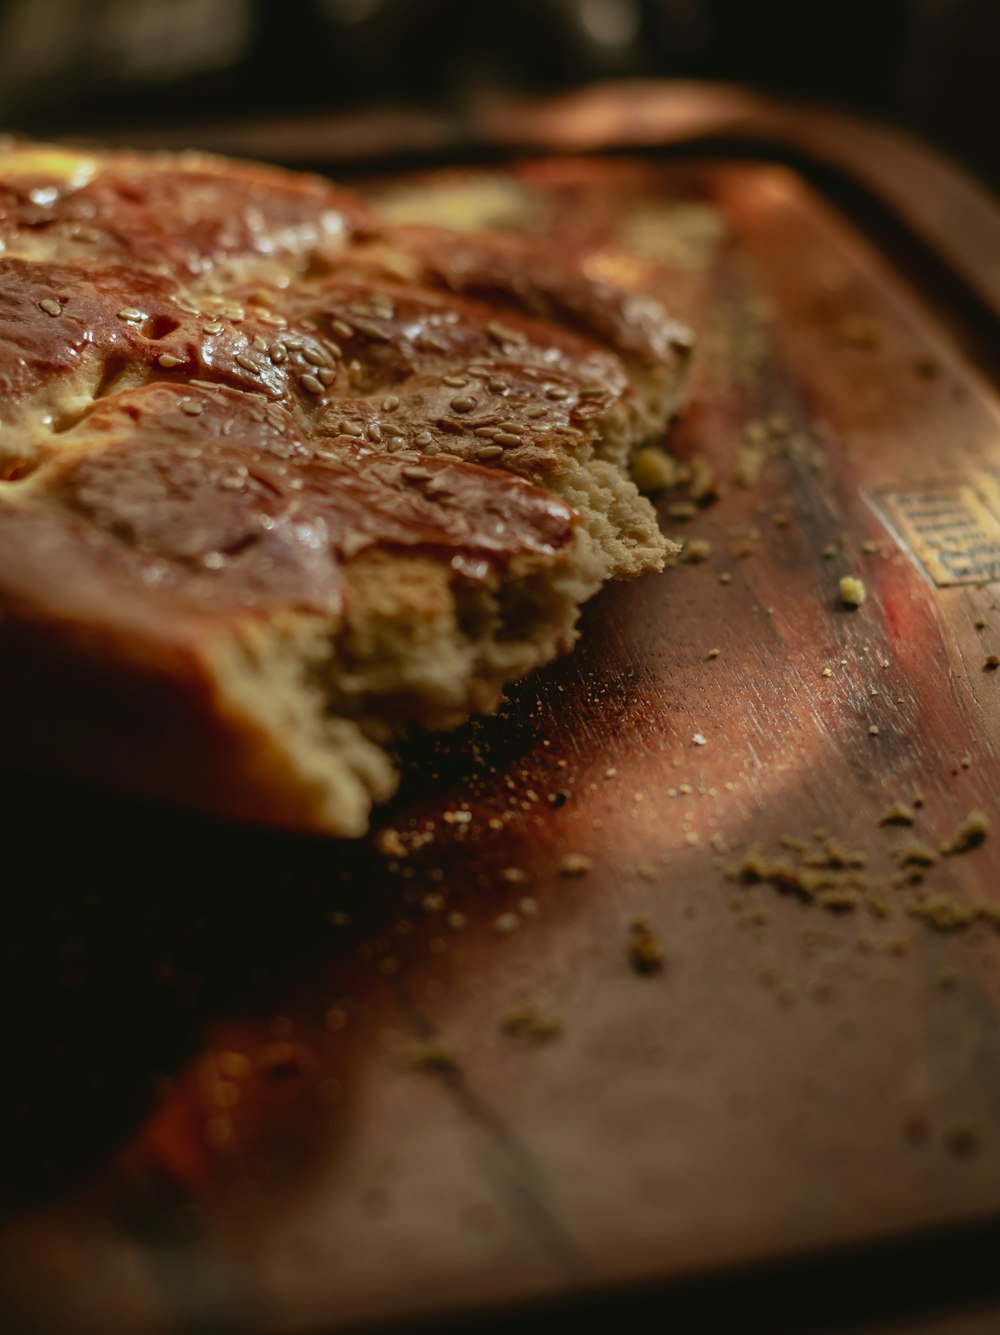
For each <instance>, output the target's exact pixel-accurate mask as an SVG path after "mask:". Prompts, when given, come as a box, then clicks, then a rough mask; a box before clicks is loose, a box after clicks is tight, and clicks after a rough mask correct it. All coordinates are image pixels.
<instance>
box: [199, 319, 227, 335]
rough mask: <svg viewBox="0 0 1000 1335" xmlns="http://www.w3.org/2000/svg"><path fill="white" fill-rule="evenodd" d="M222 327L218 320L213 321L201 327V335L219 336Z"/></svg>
mask: <svg viewBox="0 0 1000 1335" xmlns="http://www.w3.org/2000/svg"><path fill="white" fill-rule="evenodd" d="M223 328H224V326H223V325H221V324H220V323H219V321H218V320H213V321H212V323H211V324H205V325H202V327H201V332H202V333H203V334H221V333H222V330H223Z"/></svg>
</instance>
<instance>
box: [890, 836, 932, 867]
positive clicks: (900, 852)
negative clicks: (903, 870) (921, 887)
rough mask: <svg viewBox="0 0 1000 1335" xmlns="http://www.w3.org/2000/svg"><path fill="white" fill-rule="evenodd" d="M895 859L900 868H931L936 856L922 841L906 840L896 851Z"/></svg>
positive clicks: (928, 845)
mask: <svg viewBox="0 0 1000 1335" xmlns="http://www.w3.org/2000/svg"><path fill="white" fill-rule="evenodd" d="M896 858H897V860H898V862H899V864H900V866H901V867H932V866H933V865H934V863H935V862H937V860H938V855H937V853H935V851H934V849H933V848H931V846H930V844H925V843H924V841H923V840H922V839H907V841H906V843H905V844H902V845H901V846H900V847H899V848H898V849H897V851H896Z"/></svg>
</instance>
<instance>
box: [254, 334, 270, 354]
mask: <svg viewBox="0 0 1000 1335" xmlns="http://www.w3.org/2000/svg"><path fill="white" fill-rule="evenodd" d="M253 346H254V348H255V349H256V350H257V352H267V339H266V338H261V336H260V334H254V336H253Z"/></svg>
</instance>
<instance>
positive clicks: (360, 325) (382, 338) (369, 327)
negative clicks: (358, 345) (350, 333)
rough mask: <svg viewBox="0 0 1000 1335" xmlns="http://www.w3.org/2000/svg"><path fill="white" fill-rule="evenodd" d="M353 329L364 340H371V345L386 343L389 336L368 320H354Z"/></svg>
mask: <svg viewBox="0 0 1000 1335" xmlns="http://www.w3.org/2000/svg"><path fill="white" fill-rule="evenodd" d="M354 327H355V328H356V329H357V331H358V333H359V334H364V336H365V338H368V339H371V341H372V342H373V343H388V342H389V335H388V334H387V333H386V332H385V330H384V329H380V328H379V327H378V325H377V324H372V323H371V321H370V320H355V321H354Z"/></svg>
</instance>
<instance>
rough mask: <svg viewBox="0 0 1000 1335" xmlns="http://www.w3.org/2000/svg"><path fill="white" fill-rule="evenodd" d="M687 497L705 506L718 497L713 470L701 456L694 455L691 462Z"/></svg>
mask: <svg viewBox="0 0 1000 1335" xmlns="http://www.w3.org/2000/svg"><path fill="white" fill-rule="evenodd" d="M688 495H689V496H690V497H691V499H692V500H693V501H698V502H699V503H700V504H705V503H707V502H708V501H711V500H713V499H714V498H715V497H716V496H717V495H718V488H717V486H716V482H715V469H714V468H713V467H712V465H711V464H710V463H709V461H708V460H707V459H706V458H705V456H704V455H703V454H696V455H695V456H694V458H693V459H692V460H691V482H690V485H689V486H688Z"/></svg>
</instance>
